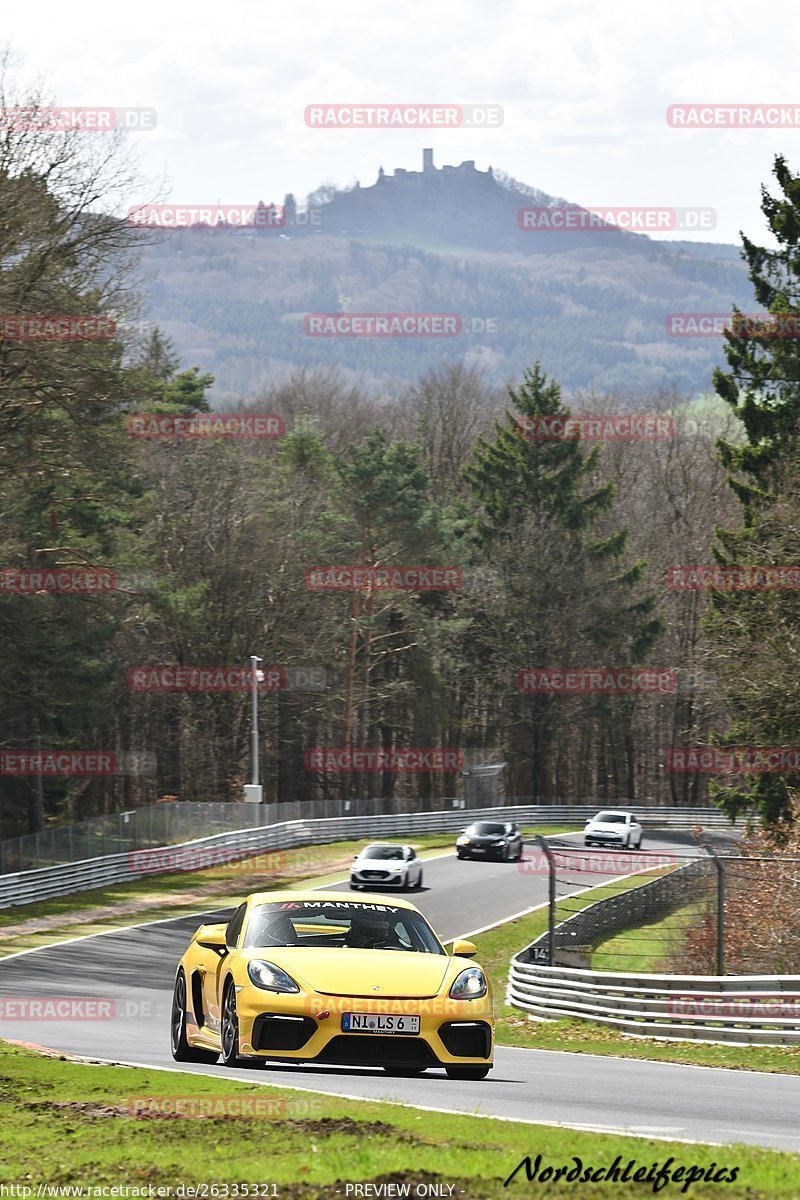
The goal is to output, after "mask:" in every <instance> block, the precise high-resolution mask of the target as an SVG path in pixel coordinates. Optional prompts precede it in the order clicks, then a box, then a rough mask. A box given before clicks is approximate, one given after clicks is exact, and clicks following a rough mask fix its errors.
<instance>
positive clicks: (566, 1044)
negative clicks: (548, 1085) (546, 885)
mask: <svg viewBox="0 0 800 1200" xmlns="http://www.w3.org/2000/svg"><path fill="white" fill-rule="evenodd" d="M626 882H629V883H630V885H631V886H636V882H635V880H634V879H631V880H630V881H626ZM618 889H619V884H615V885H614V890H615V891H616V890H618ZM601 891H602V889H601V888H594V889H592V891H591V892H587V893H586V894H585V895H584V896H578V897H575V898H574V900H573V901H572V902H571V903H572V904H573V906H575V907H578V906H583V905H586V904H591V903H593V902H594V901H595V900H597V899H599V898H600V895H599V893H600V892H601ZM546 929H547V909H546V908H542V909H538V910H537V911H536V912H533V913H531V914H530V915H528V916H524V917H519V918H518V919H517V920H515V921H509V922H508V923H507V924H505V925H500V926H498V928H497V929H490V930H488V931H487V932H486V933H480V934H476V935H475V936H474V937H473V938H472V941H474V943H475V945H476V946H477V947H478V959H479V961H480V963H481V965H482V966H485V967H486V969H487V971H488V972H489V975H490V977H491V980H492V985H493V987H494V991H495V1018H496V1021H497V1041H498V1042H499V1043H500V1044H502V1045H504V1046H524V1047H528V1048H530V1049H535V1050H568V1051H570V1052H571V1053H574V1054H602V1055H610V1056H614V1057H618V1058H640V1059H656V1060H658V1061H661V1062H675V1063H690V1064H692V1065H693V1066H702V1067H729V1068H731V1069H733V1070H744V1071H768V1072H770V1073H775V1074H782V1075H798V1074H800V1046H734V1045H719V1046H717V1045H710V1044H702V1045H701V1044H699V1043H696V1042H685V1041H674V1042H669V1041H660V1040H657V1039H656V1038H640V1037H630V1036H629V1035H627V1034H624V1033H619V1032H617V1030H615V1029H611V1028H610V1027H607V1026H605V1025H595V1024H593V1023H592V1022H590V1021H579V1020H574V1021H534V1020H531V1019H530V1018H529V1017H528V1016H527V1015H526V1014H525V1013H524V1012H522V1010H521V1009H518V1008H512V1007H511V1006H510V1005H508V1004H506V1002H505V993H506V985H507V982H508V969H509V962H510V960H511V957H512V955H514V954H517V953H519V951H520V950H521V949H522V948H523V946H526V945H528V943H529V942H532V941H533V940H534V939H535V938H537V937H538V936H539V934H541V933H544V932H545V931H546ZM709 1037H713V1033H712V1032H711V1031H709Z"/></svg>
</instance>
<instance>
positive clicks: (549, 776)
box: [465, 363, 664, 798]
mask: <svg viewBox="0 0 800 1200" xmlns="http://www.w3.org/2000/svg"><path fill="white" fill-rule="evenodd" d="M509 397H510V400H511V402H512V405H513V410H514V411H510V410H509V411H507V412H506V416H505V421H504V422H502V423H501V422H497V423H496V425H495V440H494V441H493V442H491V443H490V442H488V441H486V439H483V438H481V439H479V440H478V443H477V446H476V451H475V456H474V460H473V462H472V463H471V464H470V465H469V466H468V467H467V469H466V472H465V474H466V478H467V482H468V484H469V486H470V488H471V490H472V493H473V497H474V500H475V503H476V505H477V522H476V528H477V539H478V542H479V545H480V547H481V550H482V552H483V553H484V554H485V555H486V556H487V557H488V560H489V562H490V563H491V564H492V565H493V566H494V567H495V568H497V569H498V570H499V572H500V574H501V576H502V580H503V587H502V600H501V601H500V602H499V603H498V601H497V599H495V600H494V601H493V603H492V604H491V605H490V606H487V608H486V610H485V611H484V613H483V615H482V617H480V618H478V620H477V621H476V626H475V629H474V632H475V633H476V635H477V638H478V644H479V645H480V647H481V649H480V651H479V654H478V657H479V659H480V660H482V669H483V670H484V671H485V670H487V663H488V662H490V661H491V660H492V658H493V659H494V663H495V667H494V670H495V679H496V685H497V687H498V689H499V692H500V696H501V699H500V701H499V703H500V706H501V709H505V710H506V711H507V712H508V713H509V717H510V720H511V723H512V726H513V727H514V730H513V731H512V734H511V737H510V744H509V745H508V746H507V752H508V753H509V754H510V756H511V757H512V758H513V757H514V756H516V755H521V756H523V757H524V758H525V759H526V760H527V762H528V763H529V775H528V780H527V783H528V786H529V787H530V789H531V791H532V794H533V795H534V796H535V797H536V798H542V797H546V796H547V795H548V794H552V788H553V783H554V779H555V763H554V761H553V753H552V751H553V743H554V741H555V740H556V735H557V732H558V726H559V724H560V722H561V718H562V716H563V715H564V712H565V710H564V708H563V707H559V706H563V704H564V702H565V700H564V698H563V697H553V696H550V695H531V696H520V695H519V694H518V693H516V673H517V672H518V671H520V670H524V669H525V668H530V667H544V666H552V667H567V666H571V665H573V666H580V667H586V668H591V667H596V666H617V667H623V666H627V665H630V664H640V663H642V662H643V660H644V658H645V656H646V655H647V653H648V652H649V651H650V650H651V649H652V647H653V646H654V645H655V643H656V641H657V640H658V638H659V637H660V635H661V633H662V632H663V628H664V626H663V622H662V621H661V619H660V618H658V617H657V616H654V615H653V614H654V609H655V606H656V603H657V599H656V596H655V595H653V594H650V595H643V594H642V593H641V591H640V587H639V585H640V584H641V582H642V578H643V575H644V571H645V563H644V562H643V561H640V562H636V563H628V562H627V561H626V549H627V536H628V535H627V532H626V531H625V530H619V529H614V528H613V527H612V523H611V520H610V517H611V510H612V506H613V502H614V491H615V489H614V484H613V482H606V483H601V484H596V483H595V476H596V474H597V468H598V457H599V448H598V447H594V448H593V449H591V450H589V451H588V453H587V452H586V451H585V450H584V448H583V447H582V446H581V444H580V442H579V441H577V440H574V439H568V440H565V439H558V440H537V439H536V437H535V436H533V437H532V436H530V429H531V427H533V428H534V429H536V428H537V426H539V425H540V424H541V419H542V418H547V419H550V420H552V419H553V418H560V419H563V420H566V419H567V418H568V417H569V416H570V413H569V410H568V409H567V408H566V406H565V405H564V404H563V402H562V399H561V391H560V388H559V386H558V385H557V384H556V383H555V382H554V381H548V379H547V377H546V375H545V374H544V373H543V372H542V370H541V368H540V366H539V364H538V363H537V364H535V365H534V367H533V368H532V369H531V370H528V371H526V372H525V374H524V376H523V382H522V384H521V385H520V387H518V388H516V389H514V388H511V389H509ZM487 652H488V655H489V656H490V657H489V658H488V659H487ZM579 702H580V703H583V704H587V703H588V704H592V702H591V701H586V700H581V701H579ZM567 703H571V702H569V701H567ZM630 707H631V701H630V700H629V699H627V698H625V699H619V700H612V701H607V700H603V699H602V698H601V699H600V700H599V701H597V702H595V703H594V706H593V713H594V716H595V718H596V720H597V721H598V724H599V726H600V728H601V730H602V731H603V738H604V739H605V740H608V739H609V738H610V736H611V732H612V728H613V724H614V721H615V720H616V719H618V718H619V717H620V716H622V717H623V718H624V719H627V718H629V716H630ZM574 749H575V748H573V752H574ZM614 753H616V754H622V755H623V756H624V755H625V754H626V753H629V750H628V751H626V750H624V749H623V748H618V749H617V750H616V751H614ZM614 773H615V772H614V771H612V770H610V769H606V770H605V771H604V777H602V778H597V779H596V780H594V781H592V782H593V784H594V785H595V786H596V787H597V788H599V789H600V790H605V788H606V786H608V785H609V777H610V776H613V775H614ZM616 774H617V775H619V776H620V777H621V778H622V779H623V780H624V785H623V786H628V779H629V777H630V776H631V774H632V772H631V771H630V769H628V768H624V769H618V770H617V771H616ZM631 798H632V797H631Z"/></svg>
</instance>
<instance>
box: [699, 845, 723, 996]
mask: <svg viewBox="0 0 800 1200" xmlns="http://www.w3.org/2000/svg"><path fill="white" fill-rule="evenodd" d="M703 844H704V846H705V848H706V850H707V851H708V853H709V854H710V855H711V858H712V859H713V862H714V866H715V867H716V868H717V974H718V975H724V974H725V867H724V866H723V863H722V859H721V858H720V856H719V855H718V854H717V852H716V850H715V849H714V847H713V846H712V845H711V843H710V842H704V843H703Z"/></svg>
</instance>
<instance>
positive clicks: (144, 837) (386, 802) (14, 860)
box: [0, 767, 729, 875]
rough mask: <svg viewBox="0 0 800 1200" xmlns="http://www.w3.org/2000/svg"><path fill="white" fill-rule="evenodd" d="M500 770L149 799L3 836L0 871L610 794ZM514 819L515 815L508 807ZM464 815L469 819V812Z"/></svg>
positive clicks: (555, 810) (574, 813) (571, 811)
mask: <svg viewBox="0 0 800 1200" xmlns="http://www.w3.org/2000/svg"><path fill="white" fill-rule="evenodd" d="M498 777H499V771H498V770H497V769H496V768H494V767H493V768H491V769H482V770H477V771H475V773H474V774H470V775H469V776H468V777H466V778H465V794H464V796H463V797H454V796H444V797H439V798H435V799H432V798H430V797H424V798H422V797H417V798H413V797H412V798H409V797H407V796H404V797H395V798H388V799H387V798H385V797H373V798H366V799H364V800H343V799H331V800H315V801H310V802H303V803H299V802H296V803H286V804H234V803H230V802H220V803H217V804H214V803H199V802H194V801H186V800H175V801H167V802H165V803H162V804H150V805H147V806H145V807H142V808H137V809H132V810H130V811H128V812H119V813H113V814H111V815H109V816H105V817H96V818H94V819H93V820H90V821H81V822H80V823H78V824H74V825H63V826H53V827H51V828H49V829H44V830H42V832H41V833H31V834H25V835H23V836H21V837H16V838H8V839H6V840H5V841H2V842H0V875H7V874H10V873H14V872H17V871H30V870H37V869H39V868H40V867H50V866H55V865H57V864H60V863H69V862H81V861H83V860H84V859H89V858H100V857H103V856H105V855H109V854H124V853H126V852H127V851H130V850H144V849H148V848H150V847H153V846H169V845H173V844H176V843H178V842H186V841H191V840H192V839H194V838H203V837H212V836H213V835H215V834H220V833H230V832H232V831H233V830H236V829H259V828H262V827H263V826H267V825H275V824H280V823H281V822H284V821H299V820H325V819H327V818H332V817H370V816H385V815H392V814H401V813H414V812H452V811H454V810H458V809H463V810H477V809H479V808H494V807H500V805H501V804H502V807H503V808H509V809H511V808H515V807H519V806H520V805H522V806H532V807H534V808H535V810H536V812H537V813H541V814H542V818H543V820H547V821H549V822H551V823H553V824H576V825H578V824H582V823H583V822H584V821H585V820H586V819H587V817H589V816H591V815H593V813H594V812H595V811H596V810H597V808H599V807H602V804H603V803H605V801H602V800H599V799H595V800H593V799H592V798H591V797H587V798H583V799H582V800H581V802H580V803H579V804H576V803H575V802H571V801H569V800H557V799H556V800H553V799H548V800H547V801H542V802H541V803H539V804H536V802H535V801H532V799H531V797H530V796H505V797H503V798H502V800H499V799H498V796H497V780H498ZM639 811H640V812H641V813H642V814H643V815H644V814H650V815H649V818H648V819H649V820H651V821H653V820H654V821H655V822H656V823H657V824H663V825H671V824H676V823H677V824H683V825H686V824H687V823H693V822H701V823H703V824H712V825H714V824H718V825H726V824H729V822H728V821H727V819H726V818H725V817H724V816H723V814H722V813H721V812H719V811H717V810H715V809H708V808H703V809H673V808H667V807H655V808H651V809H641V808H640V809H639ZM509 818H510V819H511V820H515V819H517V818H516V817H515V815H514V814H513V813H509ZM464 823H465V824H466V823H467V818H466V815H465V818H464Z"/></svg>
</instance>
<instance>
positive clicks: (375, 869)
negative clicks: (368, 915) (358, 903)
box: [350, 842, 422, 892]
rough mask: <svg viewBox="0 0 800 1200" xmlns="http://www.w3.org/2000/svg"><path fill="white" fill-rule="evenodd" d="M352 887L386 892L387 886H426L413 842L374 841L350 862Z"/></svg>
mask: <svg viewBox="0 0 800 1200" xmlns="http://www.w3.org/2000/svg"><path fill="white" fill-rule="evenodd" d="M350 887H351V888H352V889H353V890H354V891H358V890H359V889H361V888H366V890H367V891H368V892H375V891H377V892H382V891H383V890H384V888H390V887H396V888H399V889H400V890H401V891H405V890H406V889H407V888H410V887H416V888H421V887H422V862H421V860H420V859H419V858H417V855H416V852H415V851H414V848H413V846H400V845H398V844H397V843H396V842H373V843H372V845H370V846H365V847H364V849H363V850H362V851H361V853H360V854H357V855H356V856H355V858H354V859H353V862H352V864H351V866H350Z"/></svg>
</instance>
